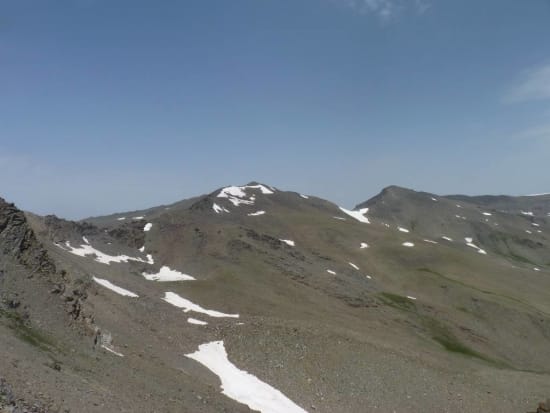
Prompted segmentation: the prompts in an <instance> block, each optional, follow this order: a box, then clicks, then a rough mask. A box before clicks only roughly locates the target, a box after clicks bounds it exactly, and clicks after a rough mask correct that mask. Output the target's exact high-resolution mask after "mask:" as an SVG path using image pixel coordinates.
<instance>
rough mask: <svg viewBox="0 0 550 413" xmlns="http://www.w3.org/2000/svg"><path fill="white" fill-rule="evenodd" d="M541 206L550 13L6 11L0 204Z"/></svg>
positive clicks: (294, 2) (504, 2)
mask: <svg viewBox="0 0 550 413" xmlns="http://www.w3.org/2000/svg"><path fill="white" fill-rule="evenodd" d="M251 180H256V181H261V182H264V183H267V184H270V185H274V186H276V187H279V188H281V189H288V190H296V191H299V192H303V193H308V194H314V195H318V196H321V197H323V198H327V199H330V200H332V201H334V202H337V203H339V204H341V205H343V206H347V207H351V206H354V205H355V204H357V203H359V202H361V201H364V200H366V199H367V198H369V197H371V196H373V195H375V194H376V193H377V192H379V191H380V190H381V189H382V188H383V187H384V186H387V185H392V184H396V185H401V186H406V187H409V188H413V189H418V190H425V191H430V192H435V193H440V194H446V193H466V194H482V193H483V194H484V193H491V194H498V193H507V194H528V193H538V192H550V1H548V0H521V1H520V0H460V1H457V0H422V1H420V0H219V1H212V0H181V1H176V0H163V1H152V0H149V1H143V0H40V1H36V0H32V1H31V0H0V196H2V197H4V198H6V199H8V200H10V201H13V202H15V203H16V204H18V205H19V206H20V207H21V208H24V209H27V210H31V211H33V212H36V213H41V214H46V213H55V214H57V215H60V216H63V217H68V218H82V217H85V216H89V215H97V214H105V213H110V212H115V211H123V210H129V209H138V208H143V207H148V206H153V205H158V204H162V203H168V202H173V201H176V200H179V199H182V198H186V197H190V196H194V195H198V194H201V193H206V192H210V191H212V190H214V189H216V188H218V187H220V186H225V185H229V184H244V183H246V182H248V181H251Z"/></svg>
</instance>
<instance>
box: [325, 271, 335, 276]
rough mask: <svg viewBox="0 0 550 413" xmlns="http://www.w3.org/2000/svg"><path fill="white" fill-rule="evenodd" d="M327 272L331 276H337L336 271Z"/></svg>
mask: <svg viewBox="0 0 550 413" xmlns="http://www.w3.org/2000/svg"><path fill="white" fill-rule="evenodd" d="M327 272H328V273H329V274H332V275H336V271H332V270H327Z"/></svg>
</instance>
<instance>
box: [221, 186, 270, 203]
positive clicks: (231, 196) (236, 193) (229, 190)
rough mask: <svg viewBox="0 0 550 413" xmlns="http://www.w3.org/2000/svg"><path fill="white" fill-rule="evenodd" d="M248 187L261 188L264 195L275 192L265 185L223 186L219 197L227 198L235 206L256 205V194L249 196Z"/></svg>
mask: <svg viewBox="0 0 550 413" xmlns="http://www.w3.org/2000/svg"><path fill="white" fill-rule="evenodd" d="M248 189H255V190H260V191H261V193H262V194H264V195H271V194H274V192H273V191H272V190H271V189H269V188H268V187H267V186H265V185H261V184H258V185H245V186H227V187H225V188H223V189H222V190H221V191H220V192H219V193H218V195H217V198H226V199H227V200H229V202H231V203H232V204H233V205H235V206H239V205H241V204H243V205H254V201H255V200H256V197H255V196H254V195H251V196H249V195H248V194H247V193H246V191H247V190H248Z"/></svg>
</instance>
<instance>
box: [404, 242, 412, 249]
mask: <svg viewBox="0 0 550 413" xmlns="http://www.w3.org/2000/svg"><path fill="white" fill-rule="evenodd" d="M402 245H403V246H404V247H409V248H410V247H414V243H412V242H404V243H403V244H402Z"/></svg>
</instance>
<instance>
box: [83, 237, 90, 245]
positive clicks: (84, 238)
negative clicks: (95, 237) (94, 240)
mask: <svg viewBox="0 0 550 413" xmlns="http://www.w3.org/2000/svg"><path fill="white" fill-rule="evenodd" d="M82 241H84V242H85V243H86V244H89V243H90V241H88V238H86V237H82Z"/></svg>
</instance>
